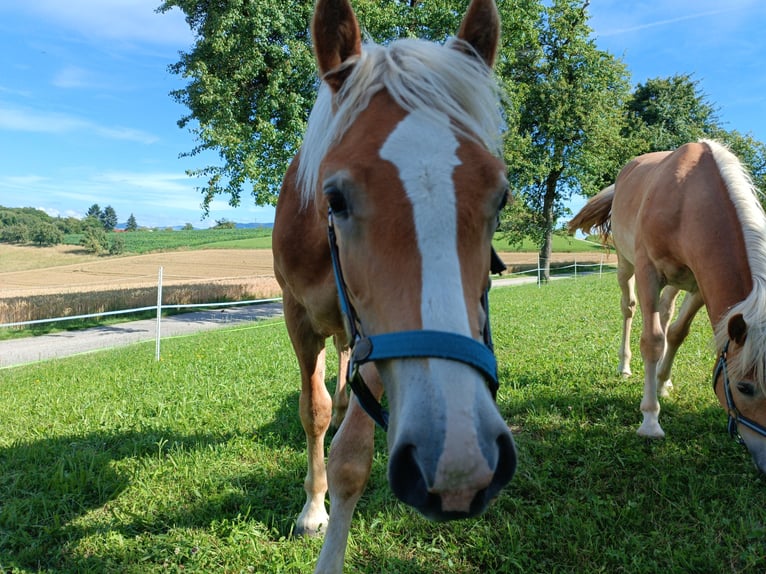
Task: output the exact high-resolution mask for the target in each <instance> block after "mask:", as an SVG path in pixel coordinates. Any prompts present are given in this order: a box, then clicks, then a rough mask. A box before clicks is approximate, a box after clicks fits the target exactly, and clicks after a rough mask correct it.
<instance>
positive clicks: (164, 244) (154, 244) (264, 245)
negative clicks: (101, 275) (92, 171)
mask: <svg viewBox="0 0 766 574" xmlns="http://www.w3.org/2000/svg"><path fill="white" fill-rule="evenodd" d="M119 237H120V238H122V239H123V241H124V242H125V249H124V252H125V253H138V254H140V253H149V252H152V251H171V250H174V249H202V248H204V249H270V248H271V229H270V228H253V229H194V230H187V231H184V230H178V231H131V232H126V233H121V234H120V235H119ZM81 239H82V234H71V235H67V236H66V237H65V238H64V243H66V244H68V245H79V244H80V240H81Z"/></svg>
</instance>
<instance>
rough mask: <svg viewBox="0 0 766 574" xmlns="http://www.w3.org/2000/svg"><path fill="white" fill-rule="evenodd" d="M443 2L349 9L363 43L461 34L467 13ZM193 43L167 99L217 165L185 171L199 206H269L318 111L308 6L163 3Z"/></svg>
mask: <svg viewBox="0 0 766 574" xmlns="http://www.w3.org/2000/svg"><path fill="white" fill-rule="evenodd" d="M462 4H463V3H462V2H458V1H456V0H449V1H447V2H440V3H438V6H434V5H433V3H431V2H417V1H416V0H409V1H407V2H400V1H395V0H388V1H386V0H383V1H380V0H360V1H359V2H356V3H355V9H356V12H357V15H358V17H359V19H360V22H361V24H362V26H363V27H364V29H365V30H366V32H367V33H368V34H369V36H370V37H371V38H372V39H373V40H375V41H377V42H379V43H385V42H387V41H389V40H391V39H393V38H398V37H402V36H418V37H426V38H431V39H436V40H443V39H445V38H446V37H447V36H448V35H449V34H452V33H454V32H455V31H456V30H457V26H458V24H459V21H460V17H461V16H462V12H463V10H464V8H465V7H464V6H463V5H462ZM174 7H177V8H179V9H180V10H181V11H182V12H183V13H184V14H185V16H186V21H187V23H188V24H189V26H190V27H191V29H192V30H193V32H194V33H195V35H196V41H195V43H194V46H193V47H192V49H191V50H190V51H189V52H184V53H181V56H180V60H179V61H178V62H177V63H175V64H173V65H172V66H171V67H170V69H171V71H172V72H173V73H175V74H177V75H179V76H182V77H184V78H186V79H187V80H188V83H187V85H186V86H185V87H184V88H182V89H179V90H176V91H174V92H172V94H171V95H172V97H173V98H174V99H175V100H176V101H177V102H179V103H181V104H183V105H185V106H186V107H187V108H188V110H189V113H188V114H187V115H186V116H184V117H182V118H181V119H180V120H179V122H178V124H179V126H180V127H182V128H188V129H190V130H191V132H192V133H193V134H194V136H195V138H196V140H197V142H198V145H197V146H196V147H195V148H194V149H192V150H190V151H188V152H186V153H185V154H184V155H190V156H194V155H198V154H200V153H201V152H203V151H213V152H216V153H217V154H218V156H219V159H220V163H218V164H216V165H208V166H205V167H201V168H199V169H196V170H193V171H191V172H190V175H193V176H198V177H200V176H201V177H203V178H204V179H205V180H206V185H205V187H204V188H203V190H202V192H203V207H204V209H205V210H206V211H207V208H208V207H209V205H210V203H211V201H212V200H213V199H214V197H215V196H216V195H219V194H222V195H228V196H229V202H230V203H231V204H232V205H238V204H239V203H240V201H241V199H242V194H243V192H244V191H245V190H246V189H248V188H249V191H250V192H251V193H252V195H253V198H254V200H255V202H256V203H258V204H268V203H274V202H275V200H276V196H277V193H278V190H279V185H280V183H281V180H282V176H283V174H284V172H285V170H286V168H287V164H288V163H289V161H290V159H291V158H292V157H293V156H294V155H295V153H296V152H297V150H298V148H299V147H300V143H301V139H302V137H303V132H304V130H305V128H306V120H307V117H308V113H309V111H310V109H311V106H312V105H313V103H314V99H315V95H316V89H317V75H316V71H315V70H316V68H315V64H314V56H313V53H312V48H311V42H310V37H309V24H310V21H311V15H312V10H313V7H314V0H294V1H292V2H283V1H278V0H228V1H227V2H208V1H207V0H166V1H165V2H163V3H162V5H161V6H160V8H159V10H160V11H162V12H165V11H168V10H170V9H172V8H174Z"/></svg>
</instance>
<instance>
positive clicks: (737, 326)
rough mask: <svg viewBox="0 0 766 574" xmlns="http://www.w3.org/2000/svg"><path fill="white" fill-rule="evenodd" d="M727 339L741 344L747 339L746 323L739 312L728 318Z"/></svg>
mask: <svg viewBox="0 0 766 574" xmlns="http://www.w3.org/2000/svg"><path fill="white" fill-rule="evenodd" d="M728 327H729V339H731V340H732V341H734V342H735V343H737V345H742V344H743V343H744V342H745V339H747V323H745V318H744V317H743V316H742V314H741V313H737V314H736V315H734V316H733V317H732V318H731V319H729V326H728Z"/></svg>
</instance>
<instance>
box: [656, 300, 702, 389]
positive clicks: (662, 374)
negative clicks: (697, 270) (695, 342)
mask: <svg viewBox="0 0 766 574" xmlns="http://www.w3.org/2000/svg"><path fill="white" fill-rule="evenodd" d="M702 305H704V301H703V300H702V295H701V294H700V292H699V291H695V292H693V293H687V294H686V297H685V298H684V302H683V303H682V304H681V309H680V310H679V312H678V318H677V319H676V320H675V321H674V322H673V324H672V325H670V327H668V328H667V331H666V333H667V336H666V345H665V354H664V355H663V356H662V361H661V362H660V366H659V369H658V371H657V378H658V380H659V385H660V394H661V395H662V396H666V395H667V393H666V392H663V391H665V390H666V389H668V388H672V386H673V385H672V383H671V382H670V369H671V368H672V367H673V360H674V359H675V358H676V353H677V352H678V348H679V347H680V346H681V343H683V342H684V339H686V336H687V335H688V334H689V328H690V327H691V324H692V320H693V319H694V317H695V315H696V314H697V311H699V310H700V309H701V308H702Z"/></svg>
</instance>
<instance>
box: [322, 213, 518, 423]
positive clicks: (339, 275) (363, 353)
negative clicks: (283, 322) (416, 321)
mask: <svg viewBox="0 0 766 574" xmlns="http://www.w3.org/2000/svg"><path fill="white" fill-rule="evenodd" d="M328 239H329V242H330V256H331V258H332V267H333V274H334V276H335V284H336V287H337V289H338V302H339V304H340V310H341V313H342V315H343V320H344V322H345V326H346V331H347V333H348V334H349V336H350V338H351V341H350V343H351V346H352V351H351V358H350V360H349V363H348V373H347V378H348V383H349V385H350V386H351V389H352V390H353V391H354V394H355V395H356V398H357V400H358V401H359V403H360V405H361V406H362V408H363V409H364V410H365V412H367V414H368V415H369V416H370V418H372V420H374V421H375V423H377V425H378V426H380V427H381V428H382V429H383V430H387V429H388V413H387V412H386V410H385V409H384V408H383V407H382V406H381V404H380V401H378V399H376V398H375V396H374V395H373V394H372V391H370V389H369V387H368V386H367V384H366V383H365V382H364V379H363V378H362V375H361V373H360V372H359V367H360V366H361V365H363V364H364V363H369V362H375V361H385V360H389V359H417V358H420V359H422V358H438V359H447V360H451V361H457V362H460V363H463V364H466V365H468V366H470V367H473V368H474V369H476V370H477V371H479V372H480V373H481V374H482V375H483V376H484V379H485V380H486V381H487V386H488V387H489V390H490V392H491V393H492V398H493V399H494V398H495V397H496V396H497V390H498V387H499V383H498V376H497V360H496V359H495V354H494V346H493V343H492V332H491V330H490V327H489V301H488V291H489V287H488V288H487V290H486V291H485V292H484V295H483V296H482V306H483V307H484V310H485V313H486V316H487V319H486V322H485V326H484V342H483V343H482V342H479V341H476V340H475V339H472V338H471V337H466V336H465V335H459V334H457V333H450V332H446V331H432V330H422V331H399V332H396V333H384V334H381V335H371V336H365V335H364V333H363V332H362V330H361V324H360V322H359V320H358V318H357V316H356V312H355V311H354V308H353V306H352V305H351V303H350V301H349V298H348V292H347V290H346V282H345V280H344V279H343V271H342V270H341V266H340V257H339V255H338V244H337V238H336V235H335V226H334V222H333V215H332V211H330V212H329V215H328ZM503 270H505V264H503V262H502V261H501V260H500V258H499V257H498V255H497V253H495V250H494V249H493V250H492V260H491V271H492V273H500V272H501V271H503Z"/></svg>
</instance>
